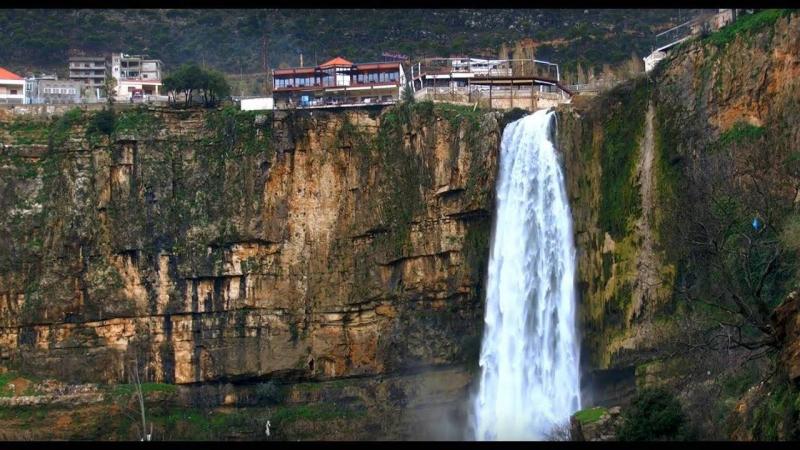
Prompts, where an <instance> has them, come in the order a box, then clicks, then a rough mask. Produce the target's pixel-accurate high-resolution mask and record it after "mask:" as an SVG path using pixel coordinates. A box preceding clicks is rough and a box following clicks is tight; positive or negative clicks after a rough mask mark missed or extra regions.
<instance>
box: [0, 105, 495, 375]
mask: <svg viewBox="0 0 800 450" xmlns="http://www.w3.org/2000/svg"><path fill="white" fill-rule="evenodd" d="M463 110H464V111H463V112H462V111H461V110H452V111H451V110H445V111H440V110H438V109H437V110H433V108H432V107H430V106H429V105H426V104H422V105H421V106H419V107H404V108H397V109H391V110H387V111H385V112H383V113H382V114H375V113H367V112H355V113H337V114H327V113H322V112H314V113H305V114H303V113H297V114H291V115H287V116H282V117H274V118H273V117H271V116H265V117H255V116H254V115H253V114H248V113H239V112H235V111H231V110H223V111H215V112H209V113H204V112H200V111H170V110H133V111H127V112H124V113H121V114H120V115H119V116H118V117H117V122H116V123H117V130H116V133H115V134H114V137H113V139H108V137H105V136H101V135H97V134H92V133H89V134H86V133H85V131H84V130H85V126H84V125H85V124H86V123H87V122H90V121H91V117H90V116H80V115H77V116H76V114H77V113H70V114H71V115H70V114H67V115H65V116H64V117H63V118H61V119H59V120H58V121H56V122H54V124H52V126H48V125H46V124H41V123H40V124H36V123H34V122H24V123H25V124H26V125H25V126H24V127H23V126H21V125H20V123H19V122H14V123H7V124H6V126H4V127H3V128H4V132H5V134H4V136H5V138H4V144H5V147H4V150H3V155H2V156H3V166H2V170H3V177H2V180H3V181H2V182H0V183H2V189H3V192H5V193H6V195H4V196H3V197H4V198H3V200H2V201H0V203H1V204H0V206H2V209H3V216H5V217H6V218H7V220H5V221H4V222H3V223H2V225H3V227H2V230H3V232H4V234H6V235H7V236H8V237H9V239H8V241H9V242H8V243H7V246H6V247H4V248H3V249H2V251H0V253H2V254H3V259H2V261H1V263H2V264H3V270H2V275H1V276H0V324H2V328H0V358H2V359H0V364H2V365H7V366H10V367H14V368H17V369H20V370H21V371H24V372H26V373H31V374H39V375H47V376H54V377H58V378H60V379H63V380H68V381H69V380H71V381H82V382H86V381H98V382H115V381H123V380H125V379H126V378H127V376H128V373H129V371H130V369H131V367H132V366H131V361H134V362H135V363H136V364H138V367H139V369H140V371H141V372H142V373H143V374H144V377H145V378H146V379H147V380H152V381H163V382H167V383H179V384H180V383H195V382H201V381H212V380H237V379H239V380H243V379H249V378H259V377H290V378H304V379H329V378H336V377H342V376H354V375H375V374H382V373H391V372H395V371H403V370H415V369H416V368H424V367H432V366H438V365H453V364H465V363H467V361H474V360H475V358H476V356H477V353H476V352H477V350H478V347H479V342H480V324H481V319H480V318H481V315H482V313H481V310H482V302H481V297H480V290H481V286H482V281H483V280H482V276H483V271H484V268H485V258H486V256H485V255H487V254H488V236H489V226H490V220H491V213H490V212H491V200H492V189H493V180H494V177H495V170H496V160H497V152H498V150H499V137H500V134H501V124H500V123H498V119H499V118H500V116H497V115H493V114H488V115H480V114H475V113H472V112H471V111H470V110H469V109H468V108H463ZM37 126H38V127H40V128H44V131H45V132H44V133H43V134H42V136H40V137H39V142H30V140H35V139H36V137H30V138H29V137H28V136H27V135H26V136H23V135H22V134H21V132H20V131H19V130H21V129H23V128H24V129H25V130H28V129H33V128H35V127H37ZM23 137H24V138H25V139H23ZM36 144H38V146H37V145H36Z"/></svg>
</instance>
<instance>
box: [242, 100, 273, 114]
mask: <svg viewBox="0 0 800 450" xmlns="http://www.w3.org/2000/svg"><path fill="white" fill-rule="evenodd" d="M274 107H275V101H274V99H273V98H272V97H259V98H243V99H242V111H258V110H264V109H267V110H271V109H274Z"/></svg>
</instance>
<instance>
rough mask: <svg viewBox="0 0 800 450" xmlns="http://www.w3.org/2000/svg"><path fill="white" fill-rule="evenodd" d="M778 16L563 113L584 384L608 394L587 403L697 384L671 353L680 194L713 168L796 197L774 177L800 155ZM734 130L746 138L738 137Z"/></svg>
mask: <svg viewBox="0 0 800 450" xmlns="http://www.w3.org/2000/svg"><path fill="white" fill-rule="evenodd" d="M776 16H778V17H776V18H774V19H773V20H772V21H771V22H769V23H767V24H766V25H759V26H748V27H742V29H741V30H740V31H739V32H738V33H736V34H732V35H731V36H727V35H726V36H722V37H721V36H720V35H717V36H711V37H710V38H709V39H704V40H699V41H693V42H690V43H688V44H686V45H684V46H682V47H681V48H679V49H677V50H675V51H674V52H673V53H672V54H671V55H670V57H669V58H668V59H667V60H666V61H664V62H663V63H662V65H661V66H660V67H659V68H657V69H656V71H655V72H653V73H652V74H651V75H650V76H649V77H643V78H641V79H638V80H633V81H631V82H630V83H628V84H626V85H623V86H620V87H619V88H617V89H615V90H613V91H612V92H609V93H607V94H604V95H602V96H600V97H598V98H597V99H596V100H594V101H592V102H590V103H589V104H588V105H587V106H585V107H578V106H568V107H564V108H561V110H560V114H559V137H560V141H561V142H560V148H561V149H562V150H563V151H564V153H565V161H566V167H567V178H568V182H569V189H570V196H571V202H572V209H573V214H574V216H575V233H576V247H577V248H578V266H579V267H578V270H579V274H578V276H579V288H580V289H579V290H580V293H581V296H580V299H581V300H580V302H581V304H580V307H579V314H580V319H581V320H580V323H581V332H582V334H583V347H582V352H583V353H582V360H583V369H584V373H585V375H586V376H585V380H586V381H587V383H589V384H591V383H593V382H596V383H601V384H604V385H605V386H606V388H597V389H594V391H595V392H593V393H592V394H594V395H595V396H597V397H598V398H596V399H595V400H597V401H599V402H601V403H604V402H605V403H610V404H613V403H614V402H617V401H620V400H621V399H622V398H625V397H626V396H629V395H630V394H632V392H633V390H634V389H635V385H636V383H638V384H639V385H642V384H650V383H661V382H664V381H665V380H670V379H676V376H677V374H678V372H681V375H680V377H681V378H680V379H681V380H683V381H682V382H683V383H686V382H687V380H688V379H689V378H691V379H692V380H695V382H697V383H701V382H702V380H703V379H704V377H703V376H699V375H698V376H695V374H694V372H695V371H698V372H699V371H700V369H699V366H698V367H695V366H696V364H692V363H687V361H685V360H682V359H681V357H682V355H681V354H680V352H675V351H674V348H673V347H671V345H672V344H674V342H675V341H676V339H678V337H680V335H681V333H682V332H684V330H683V328H682V327H683V325H682V324H680V323H679V320H678V317H679V315H678V314H676V311H677V310H676V308H680V307H681V306H679V305H680V303H681V302H680V301H679V299H678V290H679V288H678V287H677V284H678V283H679V281H680V280H681V279H682V278H681V277H685V276H686V273H687V272H686V270H687V269H686V267H685V266H683V265H682V264H683V263H682V261H683V258H684V257H685V256H686V251H687V248H686V244H685V243H684V242H683V241H681V239H680V238H681V237H680V236H676V233H678V231H677V230H678V229H679V227H678V225H679V224H678V221H679V220H685V219H686V218H685V217H681V216H680V211H681V209H686V205H687V203H686V202H687V201H689V200H688V196H686V195H684V194H685V193H686V192H688V191H691V192H692V193H693V194H695V195H697V196H699V197H697V196H696V197H695V199H698V198H700V199H708V198H710V197H709V196H710V195H711V194H710V192H711V190H710V189H711V188H710V186H711V185H710V182H709V179H710V176H709V175H708V174H709V173H716V172H715V171H719V170H721V169H719V167H724V168H725V170H730V173H732V174H734V175H733V176H734V177H736V182H737V183H741V186H748V183H752V180H751V179H748V178H747V176H748V174H750V175H753V174H754V175H755V176H756V177H758V178H759V179H766V180H770V179H772V180H776V179H777V180H783V181H785V182H786V183H785V184H786V185H785V186H778V187H776V188H775V191H776V192H779V193H781V192H782V193H784V194H785V195H784V194H776V195H777V198H781V196H783V197H784V198H783V199H782V200H780V201H785V202H786V203H787V204H789V205H790V204H791V203H792V202H793V200H794V198H793V197H792V196H793V195H794V194H792V192H794V191H791V189H790V188H789V186H788V185H789V184H790V180H788V179H786V175H785V174H784V173H783V172H781V170H783V169H781V167H784V166H785V164H786V161H787V158H788V155H790V154H791V152H793V151H796V150H797V148H800V130H798V128H797V126H796V120H797V118H798V117H799V116H800V108H798V106H800V103H799V102H800V91H798V81H797V80H798V70H800V56H798V55H800V33H798V32H797V30H798V29H800V18H799V17H798V16H797V14H783V15H778V14H776ZM751 23H755V21H754V22H751ZM747 127H749V128H747ZM743 128H744V129H746V130H754V131H753V132H752V135H753V136H756V137H753V138H751V137H750V136H744V137H742V134H744V133H741V132H740V130H741V129H743ZM751 141H752V142H751ZM722 147H725V148H726V151H730V152H732V154H733V157H731V156H730V155H728V154H726V153H724V152H720V151H719V150H717V149H719V148H722ZM767 149H769V150H767ZM754 161H756V163H755V164H754ZM730 164H732V165H730ZM764 186H766V185H764ZM751 187H752V189H754V190H755V189H756V187H754V186H752V185H751ZM695 269H696V268H692V269H691V270H692V271H694V270H695ZM676 355H677V356H676ZM683 356H685V355H683ZM695 369H697V370H695ZM705 373H706V370H705V369H703V370H702V374H705ZM690 374H691V375H690ZM687 377H688V378H687ZM624 380H628V381H624ZM634 380H635V382H634ZM595 387H597V386H595ZM591 390H593V389H591V387H590V389H589V391H591ZM588 394H590V393H589V392H587V395H588Z"/></svg>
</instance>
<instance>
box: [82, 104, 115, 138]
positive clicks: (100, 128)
mask: <svg viewBox="0 0 800 450" xmlns="http://www.w3.org/2000/svg"><path fill="white" fill-rule="evenodd" d="M116 121H117V117H116V114H114V110H113V109H103V110H102V111H98V112H97V113H96V114H95V115H94V116H92V118H91V119H90V120H89V124H88V125H87V126H86V134H87V135H90V134H96V133H99V134H104V135H106V136H111V133H113V132H114V128H115V125H116Z"/></svg>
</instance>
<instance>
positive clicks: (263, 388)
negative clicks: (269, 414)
mask: <svg viewBox="0 0 800 450" xmlns="http://www.w3.org/2000/svg"><path fill="white" fill-rule="evenodd" d="M255 397H256V401H257V402H258V404H267V405H277V404H279V403H281V402H283V400H284V398H286V391H285V390H284V389H283V388H282V387H281V386H278V385H277V384H276V383H275V382H274V381H268V382H266V383H258V385H257V386H256V391H255Z"/></svg>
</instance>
